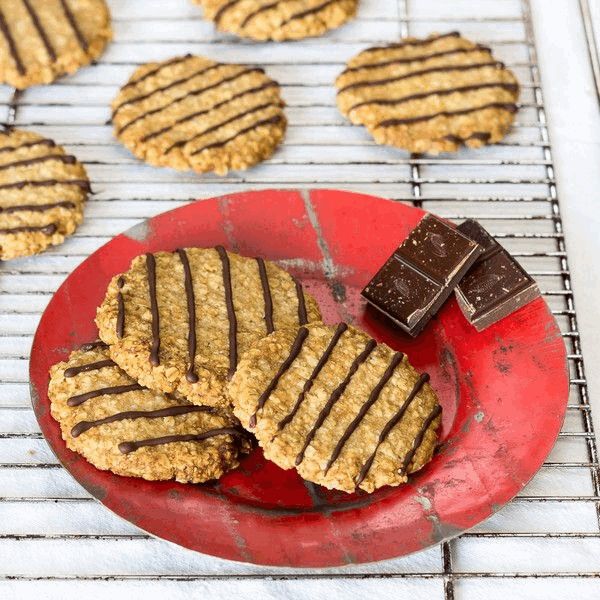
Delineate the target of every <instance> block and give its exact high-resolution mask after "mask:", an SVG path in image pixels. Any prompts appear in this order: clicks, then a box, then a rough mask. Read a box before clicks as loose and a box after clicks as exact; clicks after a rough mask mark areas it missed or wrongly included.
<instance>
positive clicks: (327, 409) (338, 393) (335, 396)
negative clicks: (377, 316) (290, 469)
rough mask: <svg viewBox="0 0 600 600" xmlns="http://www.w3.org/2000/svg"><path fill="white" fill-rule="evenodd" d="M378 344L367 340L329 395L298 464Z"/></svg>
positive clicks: (299, 454)
mask: <svg viewBox="0 0 600 600" xmlns="http://www.w3.org/2000/svg"><path fill="white" fill-rule="evenodd" d="M376 346H377V342H376V341H375V340H373V339H370V340H369V341H368V342H367V345H366V346H365V348H364V350H363V351H362V352H361V353H360V354H359V355H358V356H357V357H356V358H355V359H354V361H353V362H352V364H351V365H350V369H349V370H348V373H347V374H346V377H345V378H344V380H343V381H342V383H340V385H339V386H338V387H337V388H336V389H335V390H333V392H332V393H331V396H329V399H328V400H327V402H326V403H325V406H323V408H322V409H321V412H320V413H319V416H318V417H317V420H316V421H315V423H314V425H313V426H312V428H311V430H310V431H309V432H308V434H307V436H306V439H305V440H304V445H303V446H302V449H301V450H300V452H299V453H298V456H296V466H298V465H299V464H300V463H301V462H302V461H303V460H304V453H305V452H306V449H307V448H308V447H309V446H310V443H311V442H312V441H313V439H314V437H315V434H316V433H317V431H318V430H319V428H320V427H321V425H323V423H324V422H325V419H326V418H327V417H328V416H329V414H330V413H331V409H332V408H333V405H334V404H335V403H336V402H337V401H338V400H339V399H340V398H341V397H342V394H343V393H344V392H345V391H346V388H347V387H348V385H349V384H350V381H351V380H352V377H354V374H355V373H356V372H357V371H358V369H359V367H360V366H361V365H362V364H363V363H364V362H365V361H366V360H367V359H368V358H369V356H370V354H371V352H373V350H374V349H375V348H376Z"/></svg>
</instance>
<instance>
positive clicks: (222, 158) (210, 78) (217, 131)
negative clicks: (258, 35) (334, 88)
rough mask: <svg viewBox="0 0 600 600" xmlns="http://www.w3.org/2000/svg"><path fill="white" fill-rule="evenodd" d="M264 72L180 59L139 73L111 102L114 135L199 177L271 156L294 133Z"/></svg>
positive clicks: (143, 154) (143, 155)
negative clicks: (189, 170) (288, 132)
mask: <svg viewBox="0 0 600 600" xmlns="http://www.w3.org/2000/svg"><path fill="white" fill-rule="evenodd" d="M283 106H284V103H283V101H282V99H281V96H280V93H279V85H278V84H277V83H276V82H275V81H273V80H272V79H270V78H269V77H267V76H266V75H265V73H264V71H263V70H262V69H259V68H257V67H248V66H243V65H235V64H226V63H218V62H215V61H212V60H209V59H207V58H203V57H201V56H192V55H189V54H188V55H186V56H178V57H175V58H172V59H170V60H166V61H163V62H161V63H148V64H146V65H143V66H141V67H139V68H138V69H136V70H135V71H134V73H133V75H132V76H131V78H130V79H129V81H128V83H127V84H126V85H125V86H123V87H122V88H121V90H120V92H119V93H118V95H117V97H116V98H115V100H114V101H113V103H112V108H113V112H112V122H113V125H114V132H115V136H116V137H117V138H118V139H119V140H120V141H121V143H122V144H123V145H124V146H125V147H126V148H128V149H129V150H130V151H131V152H132V153H133V154H134V155H135V156H137V157H138V158H140V159H142V160H145V161H146V162H148V163H150V164H151V165H155V166H162V167H172V168H174V169H180V170H186V169H192V170H194V171H196V172H198V173H204V172H206V171H214V172H215V173H217V174H219V175H224V174H226V173H227V171H229V170H232V169H234V170H241V169H247V168H248V167H251V166H252V165H255V164H256V163H259V162H261V161H263V160H265V159H267V158H269V157H270V156H271V155H272V154H273V152H274V151H275V148H276V147H277V146H278V145H279V143H280V142H281V140H282V139H283V136H284V134H285V130H286V127H287V121H286V118H285V115H284V113H283Z"/></svg>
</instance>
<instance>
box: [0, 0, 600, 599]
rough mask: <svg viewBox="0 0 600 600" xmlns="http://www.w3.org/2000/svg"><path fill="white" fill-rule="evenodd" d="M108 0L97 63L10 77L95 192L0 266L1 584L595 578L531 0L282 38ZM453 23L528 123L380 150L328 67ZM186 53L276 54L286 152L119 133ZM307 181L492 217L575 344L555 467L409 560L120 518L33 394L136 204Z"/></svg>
mask: <svg viewBox="0 0 600 600" xmlns="http://www.w3.org/2000/svg"><path fill="white" fill-rule="evenodd" d="M111 5H112V6H111V8H112V12H113V17H114V28H115V41H114V42H113V43H112V45H111V46H110V47H109V49H108V51H107V52H106V54H105V55H104V56H103V57H102V58H101V59H100V60H99V61H98V64H97V65H95V66H91V67H89V68H87V69H84V70H82V71H80V72H79V73H78V74H77V75H75V76H73V77H69V78H66V79H63V80H61V81H59V82H58V83H57V84H55V85H53V86H46V87H41V88H34V89H31V90H27V91H26V92H25V93H23V94H15V93H14V91H12V90H10V89H8V88H6V87H4V88H2V87H0V103H1V104H2V107H4V109H5V110H6V114H5V116H4V117H2V116H1V115H0V119H3V120H5V121H6V122H7V123H9V124H15V125H16V126H19V127H25V128H28V129H31V130H33V131H37V132H39V133H42V134H43V135H45V136H48V137H51V138H53V139H55V140H56V141H57V142H58V143H60V144H63V145H65V146H66V147H67V148H68V150H69V151H70V152H72V153H74V154H75V155H77V156H78V157H79V158H80V159H81V160H82V161H83V162H85V164H86V167H87V169H88V172H89V175H90V177H91V179H92V183H93V188H94V192H95V194H94V196H93V197H92V198H91V199H90V201H89V205H88V207H87V209H86V219H85V222H84V224H83V225H82V226H81V227H80V229H79V230H78V231H77V233H76V234H75V235H74V236H73V237H72V238H71V239H70V240H68V241H67V242H66V243H65V244H64V245H62V246H60V247H57V248H55V249H53V250H51V251H49V252H46V253H44V254H42V255H40V256H37V257H34V258H31V259H26V260H19V261H13V262H9V263H4V264H1V265H0V597H7V598H12V597H14V598H17V597H18V598H21V597H28V596H29V594H31V595H33V594H37V595H38V596H40V597H44V598H47V597H48V598H49V597H57V598H62V597H65V596H66V595H67V594H72V593H73V592H74V591H75V590H77V592H78V593H80V594H81V593H83V594H84V597H86V598H95V597H101V596H102V597H105V596H106V594H107V593H110V594H113V595H116V596H118V597H121V596H125V595H131V594H133V596H134V597H135V595H136V593H141V590H142V589H143V586H146V585H150V584H149V583H148V582H149V581H151V582H152V583H151V585H152V588H151V589H152V591H153V593H154V594H156V595H157V596H158V595H159V594H162V595H163V596H168V597H171V596H169V594H179V593H192V594H194V593H199V592H200V591H205V592H209V597H211V598H221V597H223V598H224V597H226V596H227V597H229V596H230V595H231V594H232V593H235V594H237V595H242V596H243V595H244V594H247V595H248V596H253V597H255V596H256V595H257V594H258V595H259V596H262V597H265V598H281V597H293V598H314V597H316V596H317V594H323V593H324V592H325V593H327V594H329V595H330V596H332V597H337V595H340V596H341V595H342V594H343V596H344V597H345V598H353V597H357V598H358V597H364V596H366V597H373V595H374V594H375V593H377V594H378V595H379V596H382V597H388V596H387V594H389V597H392V596H393V595H396V594H397V592H398V591H400V592H403V593H404V594H406V595H408V594H409V593H410V594H413V595H417V596H418V597H427V598H431V599H438V598H440V599H441V598H444V599H445V600H452V599H454V598H456V600H463V599H475V598H484V597H485V598H486V599H490V598H496V597H497V598H500V597H502V598H507V597H508V598H512V597H515V598H516V597H519V598H521V597H523V598H529V597H538V596H537V595H536V594H540V595H541V594H542V590H548V589H552V590H553V593H554V594H557V595H556V597H564V598H567V597H574V596H575V594H579V596H580V597H581V596H582V593H583V592H585V591H586V590H587V591H589V586H590V585H592V583H593V581H594V580H596V579H597V578H598V577H599V576H600V574H599V573H598V572H597V571H598V569H597V563H596V562H595V560H594V559H593V556H594V555H598V554H600V471H599V466H598V452H597V447H596V444H595V440H594V432H593V426H592V420H591V408H590V404H589V398H588V389H587V385H586V378H585V372H584V364H583V357H582V355H581V348H580V343H579V332H578V327H577V317H576V313H575V306H574V301H573V292H572V289H571V278H570V271H569V264H568V258H567V253H566V249H565V241H564V235H563V231H562V220H561V213H560V203H559V198H558V195H557V189H556V184H555V177H554V165H553V157H552V146H551V142H550V140H549V136H548V130H547V122H546V112H545V109H544V101H543V94H542V89H541V84H540V81H539V74H538V64H537V57H536V46H535V40H534V37H533V30H532V22H531V14H530V6H529V2H528V0H495V1H494V2H478V3H474V2H471V1H469V0H455V1H454V2H452V3H447V2H444V1H443V0H419V1H416V0H413V2H410V0H362V3H361V9H360V13H359V17H358V19H357V20H356V21H355V22H353V23H351V24H349V25H347V26H346V27H343V28H341V29H339V30H338V31H335V32H332V33H331V34H330V35H329V36H327V37H326V38H321V39H314V40H307V41H304V42H301V43H294V44H280V45H271V44H261V45H257V44H252V43H249V42H246V41H242V40H237V39H234V38H232V37H226V36H222V35H220V34H217V33H215V32H214V30H213V28H212V26H211V25H210V24H209V23H206V22H204V21H202V20H201V19H200V15H199V12H198V10H197V9H196V8H195V7H193V6H192V5H191V3H190V2H188V1H186V0H172V1H171V2H169V3H165V2H161V1H160V0H145V1H144V0H129V1H128V2H127V3H125V2H118V1H117V0H112V2H111ZM474 7H476V9H477V11H478V14H477V15H474V14H473V12H474ZM449 29H460V30H461V32H463V33H464V34H465V35H467V36H469V37H471V38H473V39H476V40H477V41H480V42H484V43H487V44H490V45H491V46H493V48H494V50H495V52H496V54H497V55H498V56H499V57H500V58H501V59H502V60H504V61H505V62H506V63H507V65H509V66H510V67H511V68H513V69H514V70H515V72H516V73H517V76H518V77H519V80H520V81H521V83H522V96H521V110H520V112H519V114H518V122H517V123H516V124H515V126H514V128H513V131H512V132H511V134H510V135H509V136H508V137H507V138H506V139H505V140H504V142H503V143H501V144H498V145H496V146H494V147H490V148H485V149H482V150H479V151H467V150H465V151H463V152H462V153H460V154H458V155H457V156H454V157H450V158H447V157H441V158H435V157H423V156H411V157H407V156H406V155H405V154H404V153H402V152H399V151H396V150H393V149H390V148H383V147H379V146H376V145H375V144H373V143H372V141H371V140H370V138H369V136H368V135H367V134H366V133H365V132H364V131H363V130H362V129H360V128H358V127H352V126H350V125H349V124H348V123H346V122H345V121H344V120H343V119H342V117H341V116H340V115H339V114H338V112H337V110H336V108H335V97H334V90H333V87H332V82H333V79H334V78H335V75H336V74H337V73H338V72H339V71H341V69H342V68H343V64H344V63H345V62H346V61H347V60H348V58H350V57H351V56H352V55H354V54H355V53H356V52H358V51H359V50H360V49H362V48H364V47H365V46H366V45H368V44H377V43H385V42H390V41H395V40H397V38H398V36H399V35H406V34H408V33H410V34H411V35H426V34H428V33H430V32H432V31H446V30H449ZM185 52H197V53H201V54H206V55H208V56H211V57H213V58H218V59H220V60H231V61H236V62H246V61H247V62H253V63H256V64H261V65H264V66H265V67H266V68H267V72H268V73H269V74H270V75H272V76H273V77H274V78H275V79H277V80H278V81H280V82H281V83H282V86H283V93H284V96H285V98H286V100H287V103H288V109H287V114H288V117H289V121H290V126H289V130H288V136H287V140H286V143H285V145H284V146H283V147H282V148H281V149H280V150H279V151H278V152H277V154H276V155H275V156H274V158H273V159H272V160H271V161H269V162H268V163H266V164H264V165H261V166H259V167H257V168H255V169H252V170H250V171H248V172H246V173H240V174H230V175H229V176H227V177H224V178H219V177H216V176H214V177H213V176H205V177H196V176H193V175H189V174H188V175H186V174H178V173H175V172H173V171H170V170H159V169H153V168H151V167H149V166H146V165H143V164H140V163H139V162H138V161H136V160H135V159H134V158H133V157H131V156H130V155H129V154H128V153H127V152H126V151H125V150H124V149H123V148H121V147H120V145H119V144H117V143H116V142H115V141H114V140H113V139H112V137H111V129H110V127H109V126H107V125H105V121H106V119H107V116H108V113H109V110H108V103H109V102H110V100H111V99H112V97H113V96H114V94H115V92H116V90H117V89H118V87H119V86H120V84H122V82H124V81H125V80H126V79H127V77H128V75H129V73H130V72H131V70H132V69H133V68H134V67H135V66H136V65H138V64H141V63H143V62H146V61H148V60H155V59H162V58H166V57H168V56H172V55H175V54H179V53H185ZM298 186H314V187H338V188H345V189H353V190H357V191H363V192H367V193H372V194H375V195H380V196H385V197H389V198H394V199H396V200H398V201H401V202H409V203H414V204H416V205H419V206H423V207H424V208H426V209H428V210H431V211H434V212H436V213H438V214H440V215H442V216H444V217H448V218H451V219H454V220H461V219H464V218H467V217H474V218H477V219H479V220H481V222H482V223H483V224H484V225H485V226H486V227H487V228H488V229H490V230H491V231H492V232H493V233H494V234H495V235H496V236H497V237H498V238H499V239H500V240H501V242H502V243H503V244H504V245H505V246H506V247H507V248H508V249H509V250H510V251H511V252H512V253H513V254H514V255H515V256H517V257H518V258H519V260H520V261H521V262H522V263H523V265H524V266H525V267H526V268H527V269H528V270H529V272H530V273H531V274H532V275H533V276H534V277H536V279H537V280H538V282H539V284H540V287H541V289H542V290H543V293H544V296H545V298H546V300H547V301H548V302H549V304H550V306H551V308H552V310H553V312H554V314H555V315H556V318H557V320H558V321H559V323H560V325H561V330H562V332H563V337H564V339H565V343H566V344H567V347H568V352H569V366H570V372H571V395H570V400H569V407H568V414H567V418H566V421H565V424H564V427H563V431H562V432H561V434H560V437H559V440H558V442H557V445H556V447H555V449H554V450H553V452H552V454H551V456H550V457H549V458H548V461H547V462H546V463H545V464H544V466H543V468H542V469H541V471H540V472H539V473H538V475H537V476H536V477H535V478H534V480H533V481H532V482H531V483H530V484H529V485H528V486H527V487H526V488H525V489H524V490H523V492H522V493H521V494H520V495H519V496H518V497H517V498H516V499H515V500H514V501H513V502H511V503H510V504H509V505H508V506H507V507H505V508H504V509H502V510H501V511H500V512H499V513H497V514H496V515H494V517H492V518H491V519H489V520H488V521H487V522H486V523H484V524H482V525H481V526H480V527H478V528H477V529H476V530H474V531H472V532H469V533H466V534H464V535H462V536H461V537H460V538H457V539H455V540H453V541H451V542H448V543H444V544H442V545H441V546H439V547H436V548H433V549H430V550H427V551H424V552H421V553H419V554H417V555H414V556H411V557H407V558H403V559H397V560H391V561H386V562H383V563H378V564H375V565H363V566H357V567H350V568H341V569H326V570H293V569H275V568H262V567H254V566H251V565H242V564H237V563H230V562H227V561H223V560H219V559H214V558H211V557H207V556H203V555H199V554H194V553H191V552H188V551H185V550H182V549H180V548H177V547H174V546H172V545H170V544H168V543H166V542H162V541H160V540H156V539H154V538H151V537H150V536H147V535H146V534H143V533H141V532H140V531H139V530H137V529H136V528H135V527H133V526H132V525H129V524H127V523H124V522H121V521H120V520H118V519H117V518H116V517H115V516H114V515H112V514H111V513H109V512H108V511H107V510H106V509H104V508H103V507H102V506H101V505H99V504H97V503H96V502H95V501H93V499H92V498H90V497H89V496H88V494H87V493H86V492H85V491H84V490H83V489H82V488H80V487H79V486H78V484H76V483H75V482H74V481H73V480H72V479H71V477H70V476H69V475H68V474H67V473H66V472H65V471H64V470H63V469H62V468H61V467H60V466H59V465H58V464H57V462H56V459H55V457H54V456H53V455H52V453H51V452H50V450H49V449H48V447H47V445H46V443H45V441H44V440H43V439H42V437H41V434H40V432H39V429H38V427H37V423H36V422H35V418H34V416H33V413H32V410H31V407H30V401H29V392H28V374H27V373H28V364H27V363H28V354H29V348H30V344H31V339H32V335H33V332H34V330H35V327H36V325H37V322H38V320H39V317H40V314H41V312H42V311H43V309H44V307H45V305H46V304H47V302H48V300H49V298H50V296H51V294H52V293H53V292H54V290H55V289H56V288H57V287H58V286H59V285H60V283H61V282H62V281H63V279H64V278H65V276H66V275H67V274H68V273H69V272H70V271H71V270H72V269H73V268H74V267H75V266H76V265H77V264H78V263H80V262H81V261H82V260H83V259H84V258H85V257H86V256H87V255H88V254H89V253H90V252H92V251H93V250H95V249H96V248H98V247H99V246H100V245H102V244H103V243H105V242H106V241H108V240H109V239H110V237H112V236H113V235H115V234H117V233H119V232H120V231H122V230H124V229H126V228H128V227H130V226H132V225H133V224H135V223H136V222H138V220H139V219H141V218H144V217H149V216H152V215H154V214H157V213H159V212H162V211H164V210H168V209H171V208H174V207H175V206H177V205H180V204H184V203H185V202H187V201H189V199H191V198H197V197H210V196H213V195H220V194H224V193H229V192H233V191H240V190H243V189H248V188H269V187H298ZM544 586H551V587H544ZM563 589H564V594H562V595H561V591H560V590H563ZM511 594H512V595H511ZM529 594H531V595H529ZM146 595H147V593H146ZM244 597H246V596H244ZM544 597H545V596H544ZM553 597H554V596H553ZM586 597H587V596H586Z"/></svg>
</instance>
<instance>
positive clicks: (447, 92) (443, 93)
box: [348, 81, 519, 112]
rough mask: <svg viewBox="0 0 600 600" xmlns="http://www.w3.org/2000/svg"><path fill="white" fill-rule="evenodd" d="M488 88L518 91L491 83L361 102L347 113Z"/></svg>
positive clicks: (507, 85) (501, 83)
mask: <svg viewBox="0 0 600 600" xmlns="http://www.w3.org/2000/svg"><path fill="white" fill-rule="evenodd" d="M488 88H498V89H503V90H506V91H508V92H512V93H516V92H517V91H518V89H519V86H518V85H517V84H516V83H503V82H501V81H491V82H487V83H479V84H473V85H463V86H459V87H451V88H444V89H436V90H428V91H427V92H423V93H420V94H410V95H409V96H402V97H401V98H373V99H371V100H365V101H363V102H358V103H356V104H353V105H352V106H351V107H350V108H349V109H348V111H349V112H350V111H353V110H356V109H357V108H360V107H361V106H369V105H371V104H374V105H377V106H396V105H399V104H404V103H406V102H413V101H414V100H424V99H425V98H429V97H430V96H448V95H450V94H457V93H459V92H476V91H479V90H484V89H488Z"/></svg>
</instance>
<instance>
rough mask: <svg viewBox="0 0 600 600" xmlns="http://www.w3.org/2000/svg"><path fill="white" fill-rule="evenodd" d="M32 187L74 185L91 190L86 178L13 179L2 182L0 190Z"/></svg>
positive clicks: (87, 190)
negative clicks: (12, 180) (9, 181)
mask: <svg viewBox="0 0 600 600" xmlns="http://www.w3.org/2000/svg"><path fill="white" fill-rule="evenodd" d="M29 185H30V186H32V187H52V186H55V185H76V186H77V187H80V188H81V189H82V190H84V191H86V192H91V188H90V182H89V181H87V180H86V179H62V180H58V179H44V180H41V181H14V182H12V183H3V184H2V185H0V190H12V189H16V190H22V189H23V188H24V187H27V186H29Z"/></svg>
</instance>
